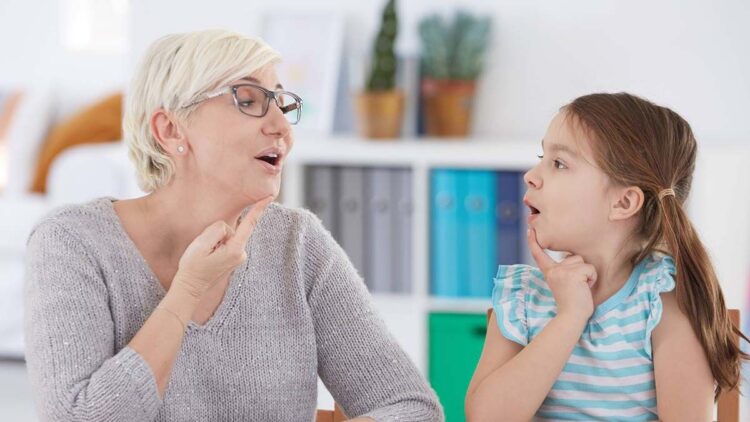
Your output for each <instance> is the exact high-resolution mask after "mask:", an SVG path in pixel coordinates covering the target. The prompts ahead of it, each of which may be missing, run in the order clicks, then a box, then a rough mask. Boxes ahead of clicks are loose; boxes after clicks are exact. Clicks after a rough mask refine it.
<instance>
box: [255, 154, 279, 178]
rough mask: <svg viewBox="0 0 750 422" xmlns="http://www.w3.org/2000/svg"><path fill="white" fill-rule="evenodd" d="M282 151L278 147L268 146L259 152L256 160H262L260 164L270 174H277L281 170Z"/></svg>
mask: <svg viewBox="0 0 750 422" xmlns="http://www.w3.org/2000/svg"><path fill="white" fill-rule="evenodd" d="M283 157H284V151H283V150H281V149H280V148H270V149H267V150H265V151H263V152H261V153H260V155H258V156H257V157H255V159H256V160H258V161H261V162H262V164H261V165H262V166H263V167H264V168H265V169H266V171H268V172H269V173H271V174H274V175H276V174H279V173H280V172H281V167H282V166H281V163H282V162H283Z"/></svg>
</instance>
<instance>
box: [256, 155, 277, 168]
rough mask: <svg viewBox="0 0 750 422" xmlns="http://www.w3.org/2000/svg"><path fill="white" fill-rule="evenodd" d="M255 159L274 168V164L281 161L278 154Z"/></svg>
mask: <svg viewBox="0 0 750 422" xmlns="http://www.w3.org/2000/svg"><path fill="white" fill-rule="evenodd" d="M256 158H257V159H258V160H260V161H265V162H266V163H268V164H270V165H272V166H274V167H276V164H278V163H279V161H281V159H280V157H279V155H278V154H268V155H263V156H261V157H256Z"/></svg>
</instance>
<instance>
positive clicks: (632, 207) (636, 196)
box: [609, 186, 644, 221]
mask: <svg viewBox="0 0 750 422" xmlns="http://www.w3.org/2000/svg"><path fill="white" fill-rule="evenodd" d="M615 192H616V197H615V200H614V201H613V203H612V207H611V209H610V212H609V220H610V221H618V220H627V219H628V218H630V217H632V216H634V215H635V214H637V213H638V211H640V210H641V208H643V201H644V195H643V191H642V190H641V188H639V187H638V186H627V187H625V188H618V189H617V190H616V191H615Z"/></svg>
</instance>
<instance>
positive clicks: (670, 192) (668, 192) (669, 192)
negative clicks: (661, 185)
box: [659, 188, 677, 201]
mask: <svg viewBox="0 0 750 422" xmlns="http://www.w3.org/2000/svg"><path fill="white" fill-rule="evenodd" d="M670 195H671V196H675V197H676V196H677V195H675V193H674V189H672V188H667V189H664V190H662V191H661V192H659V200H660V201H661V200H662V199H664V197H665V196H670Z"/></svg>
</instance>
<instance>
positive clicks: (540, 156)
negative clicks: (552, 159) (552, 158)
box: [536, 154, 544, 160]
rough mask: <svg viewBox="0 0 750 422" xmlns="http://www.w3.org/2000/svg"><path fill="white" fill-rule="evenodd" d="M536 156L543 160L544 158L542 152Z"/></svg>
mask: <svg viewBox="0 0 750 422" xmlns="http://www.w3.org/2000/svg"><path fill="white" fill-rule="evenodd" d="M536 158H538V159H540V160H543V159H544V154H540V155H537V156H536Z"/></svg>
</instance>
